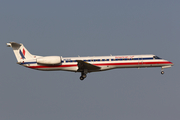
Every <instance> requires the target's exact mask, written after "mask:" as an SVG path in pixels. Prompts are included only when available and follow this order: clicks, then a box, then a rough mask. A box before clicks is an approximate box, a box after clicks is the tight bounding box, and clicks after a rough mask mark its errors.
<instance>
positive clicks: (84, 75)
mask: <svg viewBox="0 0 180 120" xmlns="http://www.w3.org/2000/svg"><path fill="white" fill-rule="evenodd" d="M86 74H87V70H84V71H83V72H81V76H80V80H84V78H86V77H87V75H86Z"/></svg>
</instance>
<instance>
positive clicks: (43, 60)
mask: <svg viewBox="0 0 180 120" xmlns="http://www.w3.org/2000/svg"><path fill="white" fill-rule="evenodd" d="M37 63H38V64H44V65H59V64H61V57H60V56H46V57H39V58H37Z"/></svg>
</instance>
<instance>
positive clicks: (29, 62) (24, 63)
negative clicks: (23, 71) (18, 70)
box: [21, 62, 37, 65]
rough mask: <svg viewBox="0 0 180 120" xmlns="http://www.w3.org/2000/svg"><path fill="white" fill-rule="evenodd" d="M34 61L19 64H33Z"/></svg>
mask: <svg viewBox="0 0 180 120" xmlns="http://www.w3.org/2000/svg"><path fill="white" fill-rule="evenodd" d="M35 63H37V62H24V63H21V65H22V64H35Z"/></svg>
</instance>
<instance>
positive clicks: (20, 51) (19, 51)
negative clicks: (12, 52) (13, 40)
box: [19, 50, 25, 59]
mask: <svg viewBox="0 0 180 120" xmlns="http://www.w3.org/2000/svg"><path fill="white" fill-rule="evenodd" d="M19 54H20V55H21V57H22V59H25V57H24V55H23V53H22V52H21V50H19Z"/></svg>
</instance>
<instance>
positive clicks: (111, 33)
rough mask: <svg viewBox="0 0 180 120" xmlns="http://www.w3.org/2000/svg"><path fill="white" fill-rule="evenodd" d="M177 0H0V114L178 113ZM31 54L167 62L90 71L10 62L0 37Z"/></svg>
mask: <svg viewBox="0 0 180 120" xmlns="http://www.w3.org/2000/svg"><path fill="white" fill-rule="evenodd" d="M179 5H180V1H178V0H171V1H170V0H151V1H144V0H136V1H134V0H129V1H127V0H121V1H120V0H111V1H105V0H104V1H103V0H91V1H87V0H76V1H74V0H72V1H71V0H61V1H58V0H51V1H48V0H31V1H25V0H16V1H13V0H8V1H7V0H1V2H0V49H1V50H0V55H1V62H0V65H1V68H0V76H1V78H0V119H1V120H32V119H33V120H39V119H43V120H50V119H53V120H57V119H58V120H59V119H61V120H71V119H73V120H82V119H83V120H92V119H94V120H110V119H111V120H117V119H122V120H132V119H133V120H170V119H171V120H179V119H180V114H179V113H180V103H179V101H180V93H179V91H180V87H179V85H180V81H179V80H180V75H179V67H180V66H179V62H178V61H179V60H180V59H179V58H180V57H179V51H180V47H179V45H180V40H179V38H180V34H179V33H180V24H179V23H180V16H179V11H180V7H179ZM10 41H15V42H18V43H23V44H24V45H25V47H26V48H27V49H28V50H29V51H30V52H31V53H32V54H37V55H60V56H64V57H70V56H73V57H75V56H78V55H80V56H95V55H98V56H99V55H110V54H112V55H126V54H130V55H132V54H155V55H158V56H159V57H162V58H164V59H167V60H169V61H172V62H173V63H174V66H173V67H172V68H169V69H165V74H164V75H161V74H160V72H161V69H160V68H147V69H146V68H142V69H116V70H111V71H105V72H97V73H90V74H88V77H87V78H86V79H85V80H84V81H80V80H79V76H80V74H79V73H73V72H72V73H71V72H64V71H55V72H42V71H36V70H31V69H27V68H24V67H22V66H19V65H18V64H16V58H15V56H14V54H13V52H12V49H11V48H7V47H6V42H10Z"/></svg>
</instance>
